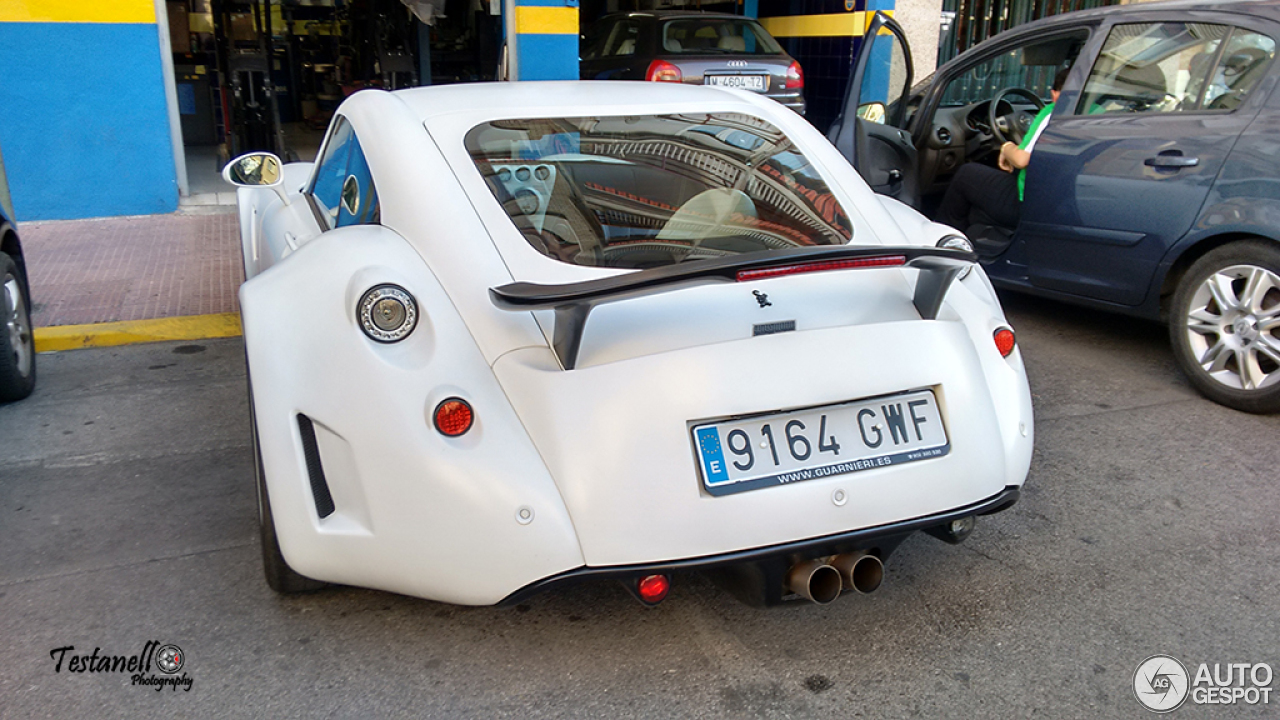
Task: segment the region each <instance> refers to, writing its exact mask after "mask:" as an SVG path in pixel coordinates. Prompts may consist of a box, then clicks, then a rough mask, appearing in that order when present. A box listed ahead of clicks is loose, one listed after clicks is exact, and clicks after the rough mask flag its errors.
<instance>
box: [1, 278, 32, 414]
mask: <svg viewBox="0 0 1280 720" xmlns="http://www.w3.org/2000/svg"><path fill="white" fill-rule="evenodd" d="M35 387H36V349H35V339H34V338H33V336H32V327H31V295H30V290H29V288H28V286H27V279H26V278H25V277H23V275H22V273H21V272H19V271H18V264H17V263H15V262H14V261H13V258H11V257H9V255H8V254H7V253H0V402H13V401H14V400H21V399H23V398H25V397H26V396H28V395H30V394H31V391H32V390H34V389H35Z"/></svg>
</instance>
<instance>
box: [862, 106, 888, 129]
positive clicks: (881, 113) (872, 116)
mask: <svg viewBox="0 0 1280 720" xmlns="http://www.w3.org/2000/svg"><path fill="white" fill-rule="evenodd" d="M858 117H860V118H862V119H863V120H866V121H867V122H873V123H876V124H879V125H883V124H884V117H885V106H884V103H882V102H869V103H863V104H861V105H859V106H858Z"/></svg>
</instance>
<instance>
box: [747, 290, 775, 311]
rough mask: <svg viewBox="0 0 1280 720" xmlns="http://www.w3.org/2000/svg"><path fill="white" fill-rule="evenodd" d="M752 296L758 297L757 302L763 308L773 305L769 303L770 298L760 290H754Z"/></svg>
mask: <svg viewBox="0 0 1280 720" xmlns="http://www.w3.org/2000/svg"><path fill="white" fill-rule="evenodd" d="M751 294H752V295H755V296H756V302H758V303H760V307H762V308H763V307H769V306H771V305H773V303H771V302H769V296H768V295H765V294H764V293H762V292H760V291H759V290H752V291H751Z"/></svg>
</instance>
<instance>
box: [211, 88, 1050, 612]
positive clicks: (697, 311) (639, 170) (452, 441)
mask: <svg viewBox="0 0 1280 720" xmlns="http://www.w3.org/2000/svg"><path fill="white" fill-rule="evenodd" d="M225 176H226V178H227V179H228V180H229V181H231V182H232V183H234V184H236V185H238V186H239V187H240V188H241V189H240V190H239V205H240V224H241V231H242V239H243V250H244V264H245V277H246V282H245V283H244V285H243V287H242V288H241V289H240V303H241V306H242V313H243V323H244V338H245V345H246V349H247V355H248V366H249V376H250V388H251V390H250V396H251V408H252V410H253V415H254V431H255V439H256V450H257V454H258V493H259V495H258V497H259V507H260V515H261V524H262V539H263V559H264V562H265V566H266V573H267V579H268V582H269V584H270V585H271V587H273V588H275V589H276V590H279V591H282V592H290V591H299V590H307V589H312V588H315V587H318V586H320V585H322V584H324V583H341V584H347V585H359V586H365V587H371V588H379V589H383V590H388V591H392V592H397V593H404V594H408V595H416V596H420V597H424V598H430V599H432V600H439V601H443V602H449V603H458V604H464V605H488V604H495V603H504V602H505V603H511V602H516V601H518V600H520V599H522V598H525V597H527V596H528V595H530V594H531V593H534V592H537V591H539V590H542V589H545V588H548V587H551V586H555V585H559V584H561V583H569V582H575V581H580V580H583V579H591V578H616V579H619V580H622V581H623V582H624V584H626V585H627V587H628V588H630V589H631V590H632V591H633V592H634V593H635V594H636V596H637V597H638V598H640V599H641V600H642V601H643V602H645V603H648V604H653V603H657V602H659V601H661V600H662V599H663V598H664V597H665V596H666V594H667V592H668V590H669V588H670V583H671V576H672V574H673V573H675V572H680V571H686V570H698V571H707V572H708V573H709V574H710V575H711V576H712V577H714V578H717V579H718V580H720V581H721V582H722V583H723V584H724V586H725V587H727V588H729V589H730V590H732V591H734V592H735V594H737V595H739V596H740V597H742V598H744V599H746V600H748V601H750V602H754V603H759V604H775V603H778V602H781V601H785V600H789V599H794V598H806V599H809V600H812V601H815V602H830V601H831V600H833V599H834V598H836V597H837V596H839V595H840V594H841V593H842V592H843V591H855V592H870V591H871V590H874V589H875V588H876V586H878V585H879V583H880V580H881V578H882V575H883V566H882V562H883V561H884V560H886V559H887V558H888V556H889V555H890V553H891V552H892V551H893V550H894V549H895V548H896V547H897V546H898V544H899V543H901V542H902V541H903V540H904V539H905V538H906V537H907V536H909V535H911V534H912V533H914V532H915V531H917V530H925V531H928V532H930V533H931V534H933V535H936V536H937V537H940V538H942V539H944V540H947V541H950V542H959V541H960V540H963V539H964V537H965V536H967V535H968V533H969V532H970V531H971V530H972V528H973V525H974V518H975V517H976V516H978V515H985V514H990V513H993V512H997V511H999V510H1003V509H1005V508H1007V507H1009V506H1010V505H1012V504H1013V503H1014V502H1015V501H1016V500H1017V497H1018V493H1019V489H1020V487H1021V485H1022V483H1023V482H1024V480H1025V479H1026V476H1027V470H1028V466H1029V464H1030V460H1031V447H1032V412H1031V397H1030V392H1029V391H1028V388H1027V380H1026V374H1025V372H1024V370H1023V365H1022V360H1021V357H1020V355H1019V352H1018V349H1017V347H1016V343H1015V340H1014V336H1013V333H1012V331H1011V330H1010V329H1009V328H1008V326H1007V322H1006V320H1005V318H1004V314H1003V312H1002V311H1001V308H1000V304H999V302H998V301H997V299H996V296H995V294H994V293H993V291H992V288H991V285H990V283H989V282H988V281H987V277H986V275H985V274H984V273H983V271H982V269H981V268H980V267H978V266H977V265H975V264H974V263H975V259H976V258H975V256H974V255H973V254H972V252H971V251H970V249H969V246H968V242H967V241H966V240H965V239H964V238H963V237H960V236H957V234H956V233H955V231H954V230H952V229H951V228H948V227H945V226H942V225H937V224H934V223H932V222H930V221H928V220H927V219H925V218H924V217H923V216H921V215H919V214H917V213H916V212H915V211H913V210H911V209H910V208H908V207H906V206H905V205H902V204H900V203H897V202H896V201H893V200H890V199H886V198H883V197H880V196H877V195H874V194H872V192H871V190H870V189H869V188H868V187H867V185H866V184H865V183H864V182H863V181H862V180H861V179H860V178H859V177H858V175H857V173H856V172H855V171H854V170H853V169H852V168H851V167H850V166H849V165H848V164H847V163H846V162H845V161H844V159H843V158H842V157H841V156H840V154H839V153H838V152H837V151H836V149H835V148H834V147H833V146H832V145H831V144H829V143H828V142H827V140H826V139H825V138H823V137H822V135H821V134H819V133H818V132H817V131H816V130H815V129H814V128H813V127H812V126H810V125H809V124H808V123H807V122H806V121H805V120H804V118H802V117H800V116H799V115H797V114H795V113H793V112H791V111H790V110H787V109H786V108H785V107H783V106H782V105H779V104H777V103H775V102H773V101H772V100H769V99H766V98H762V97H760V96H758V95H755V94H752V93H750V92H746V91H740V90H728V89H716V88H709V87H692V86H672V85H665V84H661V83H607V82H606V83H590V82H583V83H579V82H565V83H559V82H554V83H552V82H543V83H503V84H490V85H453V86H445V87H432V88H418V89H412V90H405V91H400V92H394V93H387V92H382V91H375V90H369V91H362V92H360V93H357V94H355V95H353V96H352V97H351V98H349V99H348V100H347V101H346V102H344V103H343V104H342V106H341V107H340V108H339V109H338V112H337V114H336V116H335V117H334V120H333V122H332V124H331V125H330V127H329V131H328V135H327V137H326V140H325V142H324V146H323V147H322V148H321V152H320V155H319V156H318V160H317V161H316V162H315V163H314V164H312V163H291V164H289V165H282V164H281V163H280V160H279V159H278V158H276V157H275V156H273V155H269V154H265V153H257V154H251V155H246V156H243V157H241V158H238V159H237V160H235V161H234V162H233V163H231V164H230V165H228V167H227V169H226V171H225Z"/></svg>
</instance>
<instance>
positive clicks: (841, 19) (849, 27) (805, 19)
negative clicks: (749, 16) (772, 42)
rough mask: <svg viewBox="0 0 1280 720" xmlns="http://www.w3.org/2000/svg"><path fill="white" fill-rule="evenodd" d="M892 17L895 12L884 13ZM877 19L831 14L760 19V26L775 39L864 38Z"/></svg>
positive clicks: (866, 14)
mask: <svg viewBox="0 0 1280 720" xmlns="http://www.w3.org/2000/svg"><path fill="white" fill-rule="evenodd" d="M881 12H883V13H885V14H886V15H889V16H891V17H892V15H893V11H892V10H889V11H884V10H882V11H881ZM873 18H875V13H874V12H864V11H862V10H858V11H857V12H845V13H831V14H829V15H793V16H791V17H766V18H760V24H761V25H764V29H765V30H768V31H769V34H770V35H772V36H774V37H862V36H863V35H864V34H866V32H867V26H868V25H870V24H871V21H872V19H873Z"/></svg>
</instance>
